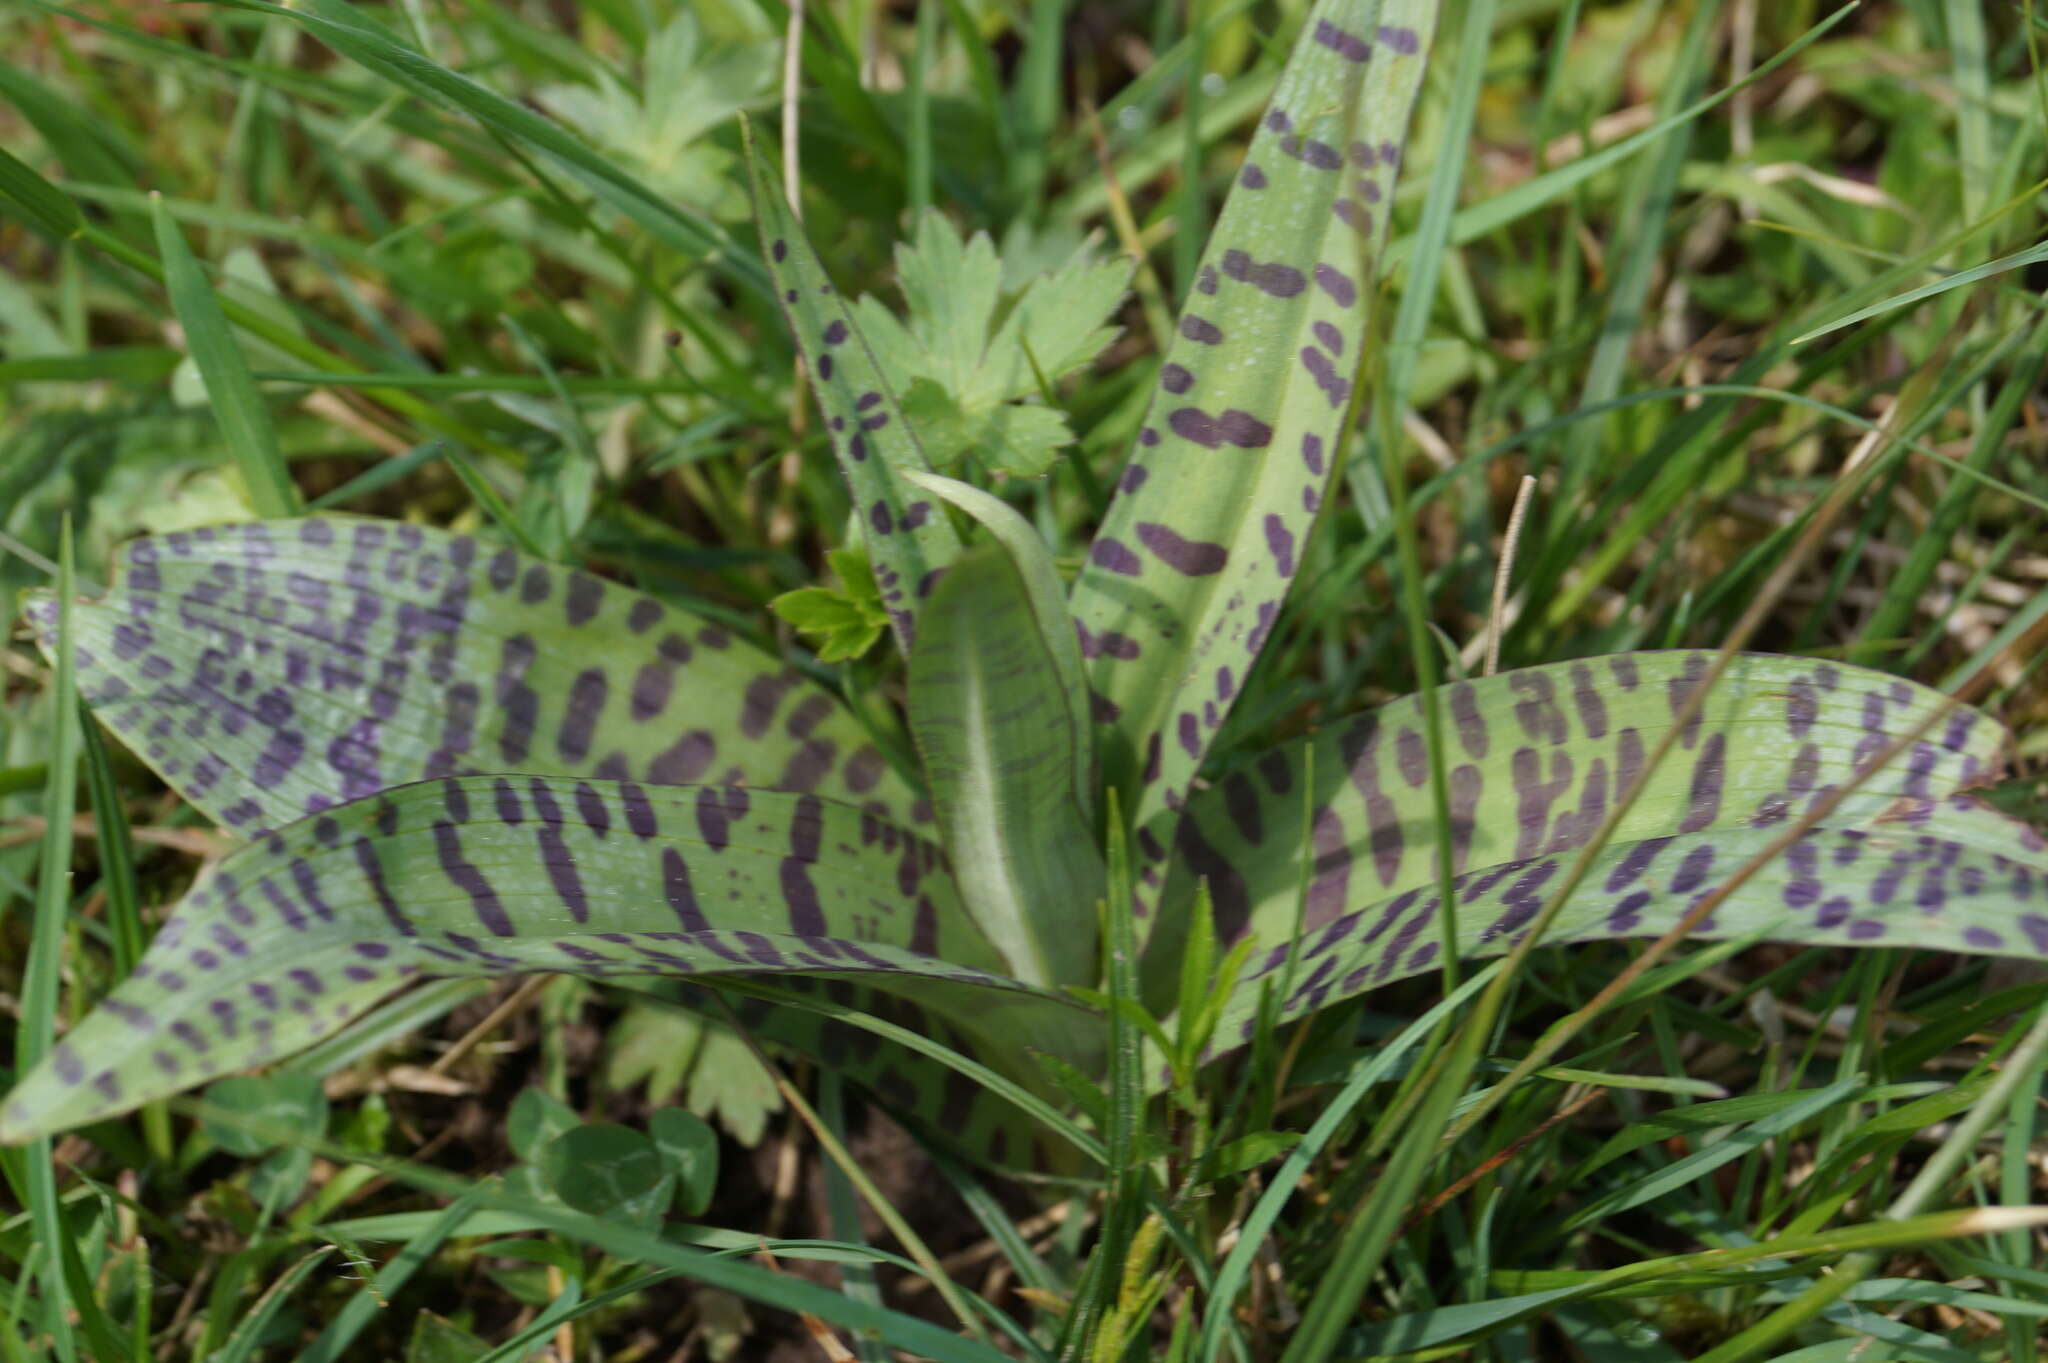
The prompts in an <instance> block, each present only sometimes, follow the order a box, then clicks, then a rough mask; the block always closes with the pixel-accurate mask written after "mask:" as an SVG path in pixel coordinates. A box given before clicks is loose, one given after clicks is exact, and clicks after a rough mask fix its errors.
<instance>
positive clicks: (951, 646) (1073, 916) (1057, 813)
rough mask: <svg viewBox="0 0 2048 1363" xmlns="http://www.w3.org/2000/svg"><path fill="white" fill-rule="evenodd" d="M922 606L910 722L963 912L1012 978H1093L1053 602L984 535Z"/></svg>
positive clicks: (1099, 871) (1090, 851)
mask: <svg viewBox="0 0 2048 1363" xmlns="http://www.w3.org/2000/svg"><path fill="white" fill-rule="evenodd" d="M1039 606H1048V607H1049V608H1050V609H1052V610H1054V611H1057V612H1058V614H1057V615H1056V616H1054V618H1053V619H1051V620H1047V619H1045V618H1043V616H1041V615H1040V614H1039V612H1038V610H1037V609H1036V608H1037V607H1039ZM923 619H924V622H925V623H924V628H923V629H922V631H921V632H920V633H919V636H918V641H917V646H916V647H915V648H914V649H912V650H911V654H910V728H911V733H912V735H913V736H914V737H915V738H916V740H917V746H918V751H919V752H920V753H921V754H922V755H923V757H924V766H925V773H926V776H927V777H928V779H929V780H930V781H931V790H932V804H933V806H934V807H935V809H936V810H937V813H938V821H939V827H940V829H941V831H942V833H943V836H944V837H945V840H946V847H947V850H948V851H949V852H951V854H952V860H953V866H954V869H955V873H956V875H957V876H958V878H959V883H960V894H961V898H962V900H963V901H964V902H965V905H966V908H967V912H968V913H969V914H970V915H971V916H972V917H973V918H974V920H975V921H976V922H977V923H979V924H980V925H981V927H982V929H983V930H984V931H985V932H986V933H987V934H988V936H989V939H990V940H991V941H993V942H994V943H995V944H996V947H997V949H998V950H1000V951H1001V952H1002V953H1003V956H1004V958H1005V959H1006V960H1008V961H1009V962H1010V964H1011V968H1012V969H1013V970H1014V971H1015V973H1016V974H1017V976H1018V978H1020V979H1022V980H1024V981H1025V982H1027V983H1030V984H1035V985H1062V984H1092V983H1093V982H1094V980H1095V976H1096V956H1095V934H1094V931H1093V929H1094V924H1095V916H1096V915H1095V905H1096V902H1097V900H1099V899H1100V898H1101V896H1102V893H1103V885H1104V871H1103V861H1102V853H1101V851H1100V850H1099V848H1098V846H1097V844H1096V841H1095V837H1094V830H1093V829H1092V828H1091V827H1090V826H1089V821H1088V817H1087V814H1086V812H1085V806H1084V805H1083V803H1082V800H1081V796H1080V793H1079V792H1080V790H1081V786H1082V782H1083V781H1085V780H1086V770H1085V768H1084V769H1083V770H1081V771H1078V772H1077V771H1076V769H1075V760H1076V752H1077V744H1076V733H1075V731H1076V728H1077V727H1078V717H1077V715H1076V713H1075V711H1074V709H1073V707H1072V706H1071V705H1070V700H1071V699H1072V694H1073V693H1072V692H1070V691H1069V689H1068V688H1067V686H1066V685H1065V684H1064V683H1065V678H1064V676H1063V673H1062V670H1061V667H1060V665H1059V662H1058V661H1057V658H1058V652H1057V650H1056V648H1055V647H1054V645H1055V644H1057V645H1061V646H1064V647H1065V648H1066V649H1069V650H1071V649H1072V647H1073V635H1072V631H1071V628H1070V626H1069V625H1068V622H1067V618H1066V612H1065V610H1064V609H1063V608H1062V607H1061V604H1060V602H1059V600H1058V598H1057V597H1053V598H1052V599H1051V600H1050V601H1049V602H1048V601H1046V600H1045V599H1044V598H1043V597H1037V596H1034V595H1033V594H1032V593H1031V591H1030V590H1029V589H1028V588H1027V587H1026V585H1025V581H1024V577H1023V574H1021V573H1020V572H1019V571H1018V568H1017V565H1016V564H1015V563H1014V562H1013V561H1012V560H1011V558H1010V555H1009V552H1008V550H1007V549H1006V548H1005V547H1004V546H1003V545H1001V544H1000V543H993V542H992V543H988V544H983V545H979V546H977V547H975V548H973V549H970V550H969V551H968V552H967V553H966V554H964V555H963V556H962V557H961V558H960V559H959V560H958V561H957V562H956V563H955V564H954V565H953V567H952V568H951V569H950V570H948V572H947V573H946V576H945V577H944V578H943V579H942V580H941V581H940V583H939V585H938V588H937V589H936V590H935V591H933V593H932V595H931V600H930V601H929V602H928V603H926V607H925V612H924V616H923Z"/></svg>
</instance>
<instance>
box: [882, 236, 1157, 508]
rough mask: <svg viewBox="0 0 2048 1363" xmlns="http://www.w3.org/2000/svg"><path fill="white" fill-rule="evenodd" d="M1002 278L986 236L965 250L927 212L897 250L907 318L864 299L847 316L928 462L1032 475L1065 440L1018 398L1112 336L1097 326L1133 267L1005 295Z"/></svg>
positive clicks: (1079, 267)
mask: <svg viewBox="0 0 2048 1363" xmlns="http://www.w3.org/2000/svg"><path fill="white" fill-rule="evenodd" d="M1003 272H1004V265H1003V262H1002V261H1001V260H999V259H997V257H996V251H995V246H994V244H993V243H992V242H990V240H989V237H988V234H987V233H986V232H977V233H975V234H974V235H973V236H972V237H970V238H968V239H967V240H966V241H964V242H963V241H962V240H961V238H960V236H959V234H958V233H957V232H956V231H955V230H954V228H953V226H952V224H951V223H949V222H947V220H946V218H945V216H944V215H943V214H940V213H937V212H928V213H926V214H925V215H924V216H923V217H921V218H919V219H918V222H917V236H916V240H915V242H914V243H912V244H905V245H900V246H898V247H897V248H896V273H897V278H898V279H899V280H900V281H901V283H902V287H903V293H904V296H905V299H906V300H907V301H908V303H909V305H910V318H909V321H908V322H907V323H905V322H901V321H898V320H897V318H896V316H895V314H894V313H892V312H890V311H889V310H888V309H887V308H886V307H884V306H883V305H882V304H881V303H880V302H879V301H878V300H876V299H874V298H863V299H861V300H860V303H859V305H858V306H857V307H856V309H855V314H856V316H857V317H858V319H859V322H860V326H861V330H862V331H863V333H864V334H865V335H866V337H867V341H868V344H869V345H870V346H871V347H873V350H874V355H875V358H876V360H877V361H878V362H879V363H880V364H881V366H882V369H883V372H884V373H887V374H889V375H891V376H892V377H893V378H894V379H895V382H896V383H898V384H899V385H900V386H901V389H902V393H903V410H904V415H905V416H906V417H908V418H909V420H910V423H911V425H912V427H913V428H914V429H915V430H916V431H917V432H918V435H919V438H920V439H921V440H922V441H923V443H924V447H925V450H926V452H927V453H928V454H930V455H931V457H932V459H933V461H934V462H936V463H938V464H941V465H943V466H946V467H951V466H953V465H955V464H957V463H959V462H960V460H961V459H962V458H963V457H965V456H966V455H968V454H970V453H971V454H973V455H974V456H975V457H976V458H978V459H980V460H981V461H982V462H983V463H984V464H986V465H988V466H989V467H991V468H996V469H1001V470H1002V471H1004V472H1005V473H1009V474H1013V475H1017V476H1020V477H1036V476H1038V475H1040V474H1043V473H1045V472H1047V471H1048V470H1049V469H1050V468H1051V467H1052V465H1053V461H1054V459H1055V457H1056V456H1057V453H1058V451H1059V449H1060V447H1061V446H1064V445H1068V444H1071V443H1072V442H1073V439H1074V437H1073V433H1072V432H1071V431H1070V430H1069V429H1068V428H1067V421H1066V416H1065V414H1063V413H1062V412H1061V411H1060V410H1059V409H1058V408H1056V407H1052V406H1048V405H1043V404H1039V403H1032V402H1023V403H1020V402H1018V401H1017V399H1020V398H1027V397H1033V396H1036V395H1037V394H1038V392H1039V389H1040V385H1041V381H1044V382H1048V383H1049V382H1051V381H1053V380H1055V379H1058V378H1060V377H1061V376H1062V375H1065V374H1067V373H1070V372H1071V371H1073V370H1075V369H1077V368H1079V367H1080V366H1082V365H1084V364H1086V363H1087V362H1088V361H1089V360H1091V359H1093V358H1094V357H1095V355H1096V354H1097V353H1098V352H1100V351H1101V350H1102V348H1103V347H1104V346H1106V345H1108V344H1109V343H1110V342H1111V341H1112V340H1114V339H1115V338H1116V331H1115V329H1114V328H1112V327H1109V326H1107V325H1105V323H1106V322H1107V321H1108V318H1109V314H1110V313H1111V312H1112V311H1114V310H1115V308H1116V305H1117V304H1118V302H1120V301H1121V300H1122V297H1123V292H1124V288H1125V286H1126V285H1127V284H1128V283H1129V282H1130V276H1131V267H1130V265H1129V263H1128V262H1124V261H1108V262H1103V263H1099V264H1095V263H1090V262H1088V261H1087V260H1085V259H1083V260H1076V261H1073V262H1071V263H1069V264H1067V265H1065V266H1062V267H1061V268H1060V269H1058V270H1056V271H1053V272H1050V273H1048V274H1044V275H1041V276H1039V277H1038V278H1036V279H1033V280H1031V281H1029V282H1028V283H1027V284H1025V285H1024V286H1023V288H1022V289H1021V290H1005V288H1004V287H1003ZM1009 292H1014V294H1015V296H1014V297H1013V298H1011V300H1010V302H1009V305H1008V307H1007V309H1006V310H1005V311H1004V314H1003V318H1002V321H1001V323H1000V324H998V323H997V322H996V316H997V310H998V305H999V304H1000V303H1002V302H1003V299H1004V296H1005V294H1006V293H1009Z"/></svg>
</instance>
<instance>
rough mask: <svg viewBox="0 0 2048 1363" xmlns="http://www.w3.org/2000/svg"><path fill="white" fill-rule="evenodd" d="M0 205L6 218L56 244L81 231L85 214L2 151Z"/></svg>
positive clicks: (33, 172) (43, 180)
mask: <svg viewBox="0 0 2048 1363" xmlns="http://www.w3.org/2000/svg"><path fill="white" fill-rule="evenodd" d="M0 203H5V204H6V206H7V210H8V213H9V215H10V216H12V217H16V218H19V219H21V220H22V221H23V222H25V223H27V224H28V225H29V226H31V227H33V228H35V229H36V230H37V231H38V232H41V233H43V234H44V235H45V236H48V237H51V238H53V239H55V240H57V241H68V240H69V239H70V238H72V237H75V236H77V235H78V234H79V233H80V232H82V231H84V230H85V214H84V213H83V212H81V211H80V210H79V207H78V205H77V204H76V203H75V202H73V201H72V198H71V196H70V195H69V194H66V193H65V192H64V191H63V190H61V189H59V188H57V186H55V185H53V184H51V183H50V182H49V181H48V180H46V179H44V178H43V177H42V176H41V175H39V174H37V173H36V171H35V169H34V168H33V167H31V166H29V165H26V164H24V163H23V162H21V161H18V160H16V159H15V158H14V157H13V156H11V155H9V154H8V153H7V152H5V151H0Z"/></svg>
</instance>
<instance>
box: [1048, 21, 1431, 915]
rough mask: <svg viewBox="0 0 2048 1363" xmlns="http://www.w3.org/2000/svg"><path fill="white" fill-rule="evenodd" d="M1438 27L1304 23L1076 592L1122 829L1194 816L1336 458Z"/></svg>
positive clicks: (1147, 868) (1151, 856)
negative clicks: (1127, 817) (1175, 814)
mask: <svg viewBox="0 0 2048 1363" xmlns="http://www.w3.org/2000/svg"><path fill="white" fill-rule="evenodd" d="M1435 20H1436V5H1435V4H1434V3H1428V2H1427V0H1395V2H1394V3H1388V4H1385V5H1371V4H1363V3H1357V0H1323V3H1320V4H1318V5H1317V6H1316V7H1315V9H1314V11H1313V12H1312V13H1311V14H1310V15H1309V17H1308V19H1307V20H1306V22H1305V23H1304V24H1303V26H1302V33H1301V38H1300V41H1299V42H1298V43H1297V44H1296V46H1295V49H1294V54H1293V56H1292V57H1291V58H1290V59H1289V60H1288V64H1287V68H1286V70H1285V71H1284V72H1283V73H1282V75H1281V77H1280V84H1279V86H1278V88H1277V89H1276V91H1275V92H1274V96H1273V102H1272V107H1271V109H1270V111H1269V112H1268V113H1267V115H1266V119H1265V122H1264V123H1263V124H1262V125H1261V128H1260V131H1259V132H1258V134H1257V135H1256V136H1255V137H1254V138H1253V139H1252V143H1251V147H1250V149H1249V151H1247V153H1246V156H1245V163H1244V169H1243V170H1242V171H1241V172H1240V174H1239V177H1238V185H1237V187H1236V188H1235V189H1234V190H1233V191H1232V192H1231V196H1230V199H1229V202H1228V203H1227V204H1226V205H1225V206H1224V209H1223V213H1222V215H1221V217H1220V218H1219V220H1218V221H1217V224H1216V229H1215V232H1214V233H1213V234H1212V236H1211V238H1210V244H1209V248H1208V251H1207V253H1206V254H1205V255H1204V257H1203V263H1202V267H1201V269H1200V271H1199V273H1198V275H1197V278H1196V280H1195V285H1194V289H1193V291H1192V292H1191V293H1190V294H1189V298H1188V307H1187V312H1186V314H1185V315H1184V316H1183V318H1182V321H1181V324H1180V334H1179V337H1178V339H1176V340H1175V341H1174V343H1173V345H1172V347H1171V349H1170V350H1169V351H1168V352H1167V355H1166V364H1165V367H1164V368H1163V369H1162V370H1161V377H1160V385H1161V392H1160V395H1159V396H1158V397H1157V398H1155V400H1154V403H1153V407H1152V410H1151V412H1150V414H1149V416H1148V418H1147V420H1146V423H1145V426H1144V428H1143V430H1142V431H1141V432H1140V434H1139V444H1138V448H1137V450H1136V451H1135V452H1134V453H1133V455H1132V458H1131V462H1130V467H1129V468H1128V469H1127V470H1126V471H1125V473H1124V476H1123V479H1122V481H1121V483H1120V490H1119V492H1118V494H1117V496H1116V498H1115V500H1114V501H1112V502H1111V504H1110V507H1109V512H1108V514H1107V516H1106V517H1105V518H1104V521H1103V525H1102V528H1101V530H1100V532H1099V533H1098V535H1097V536H1096V539H1095V543H1094V545H1093V546H1092V548H1091V549H1090V551H1089V561H1088V563H1087V565H1086V567H1085V568H1084V569H1083V571H1082V574H1081V576H1080V578H1079V579H1078V580H1077V581H1076V582H1075V584H1074V592H1073V611H1074V615H1075V618H1076V619H1078V620H1079V621H1080V623H1081V625H1082V626H1083V629H1084V635H1083V637H1084V638H1089V639H1093V640H1096V641H1098V647H1097V649H1096V650H1095V652H1094V653H1093V654H1092V668H1091V673H1090V680H1091V682H1092V683H1093V684H1094V686H1095V689H1096V690H1097V691H1098V692H1100V693H1101V695H1102V696H1103V698H1104V700H1105V701H1106V702H1107V704H1106V705H1105V713H1106V714H1111V715H1115V716H1116V718H1115V719H1114V720H1111V721H1110V722H1109V724H1110V730H1111V734H1112V735H1113V738H1114V741H1113V742H1111V741H1109V739H1108V737H1106V738H1105V751H1104V753H1103V758H1104V763H1105V776H1106V777H1107V779H1108V780H1109V781H1111V782H1112V783H1113V784H1115V785H1116V786H1117V787H1118V788H1119V789H1120V790H1123V791H1124V792H1125V793H1126V795H1127V796H1130V797H1131V802H1132V811H1133V818H1132V826H1133V827H1136V828H1144V827H1145V826H1147V825H1148V824H1150V823H1151V822H1152V820H1153V819H1154V817H1155V816H1156V815H1157V814H1158V813H1159V812H1160V811H1162V810H1165V809H1169V808H1172V807H1174V806H1176V805H1178V804H1179V803H1180V801H1181V800H1183V799H1184V798H1185V797H1186V796H1187V794H1188V791H1189V788H1190V783H1191V782H1192V781H1193V778H1194V775H1195V772H1196V769H1197V768H1198V767H1199V766H1200V764H1201V760H1202V757H1203V754H1204V753H1205V752H1207V750H1208V747H1209V744H1210V742H1211V741H1212V740H1213V739H1214V737H1215V735H1216V732H1217V730H1218V728H1219V727H1220V726H1221V725H1222V722H1223V718H1224V716H1225V714H1226V713H1228V711H1229V708H1230V703H1231V700H1232V699H1233V698H1234V697H1235V696H1236V694H1237V693H1238V690H1239V688H1240V687H1241V686H1242V685H1243V684H1244V681H1245V678H1246V676H1247V674H1248V673H1249V671H1250V669H1251V665H1252V663H1253V662H1254V660H1255V659H1257V657H1258V655H1259V652H1260V650H1261V648H1263V646H1264V645H1265V642H1266V639H1267V637H1268V635H1269V634H1270V633H1271V631H1272V628H1273V623H1274V621H1275V619H1276V618H1277V616H1278V613H1279V610H1280V604H1281V602H1282V600H1283V599H1284V598H1285V596H1286V594H1287V589H1288V586H1289V584H1290V583H1291V582H1292V581H1293V579H1294V574H1295V571H1296V569H1297V568H1298V566H1299V564H1300V560H1301V552H1302V546H1303V544H1304V542H1305V541H1306V539H1307V535H1308V531H1309V529H1310V527H1311V526H1312V525H1313V523H1314V521H1315V517H1316V513H1317V510H1318V508H1319V507H1320V506H1321V504H1322V500H1323V497H1324V495H1325V493H1326V491H1327V489H1328V486H1329V481H1330V479H1331V477H1332V476H1333V474H1334V472H1335V469H1336V465H1337V463H1338V462H1339V460H1340V458H1341V457H1342V455H1343V445H1344V442H1343V439H1342V431H1343V423H1344V418H1345V416H1346V413H1347V412H1348V411H1349V410H1350V409H1351V407H1352V405H1353V404H1352V391H1351V390H1352V377H1351V376H1352V375H1353V373H1354V372H1355V370H1356V367H1357V365H1358V363H1359V357H1360V350H1361V348H1362V346H1363V345H1364V342H1365V336H1366V323H1367V319H1368V317H1369V315H1370V313H1371V310H1372V307H1373V304H1374V298H1375V289H1376V284H1377V278H1376V276H1377V271H1378V267H1379V254H1380V251H1381V247H1382V243H1383V242H1384V241H1385V237H1386V227H1387V217H1388V210H1389V208H1390V207H1391V205H1392V199H1393V190H1394V180H1395V171H1396V168H1397V166H1398V164H1399V162H1400V160H1401V148H1402V145H1403V143H1404V141H1405V138H1406V129H1407V124H1408V111H1409V106H1410V105H1411V103H1412V102H1413V100H1414V97H1415V92H1416V89H1417V87H1418V86H1419V84H1420V82H1421V79H1422V69H1423V56H1422V54H1423V53H1424V52H1426V51H1427V49H1428V47H1429V42H1430V37H1431V34H1432V31H1433V30H1434V27H1435ZM1368 51H1369V52H1370V58H1371V59H1370V60H1369V61H1368V60H1367V59H1366V57H1367V54H1368ZM1164 857H1165V853H1164V851H1163V849H1162V850H1159V851H1156V852H1155V851H1154V849H1152V848H1146V849H1144V850H1143V854H1142V860H1141V861H1140V863H1139V869H1140V871H1141V872H1144V873H1146V874H1153V875H1156V874H1157V873H1158V872H1159V871H1160V870H1161V869H1162V866H1161V863H1162V861H1163V860H1164Z"/></svg>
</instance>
